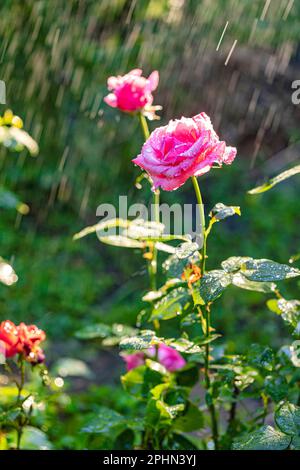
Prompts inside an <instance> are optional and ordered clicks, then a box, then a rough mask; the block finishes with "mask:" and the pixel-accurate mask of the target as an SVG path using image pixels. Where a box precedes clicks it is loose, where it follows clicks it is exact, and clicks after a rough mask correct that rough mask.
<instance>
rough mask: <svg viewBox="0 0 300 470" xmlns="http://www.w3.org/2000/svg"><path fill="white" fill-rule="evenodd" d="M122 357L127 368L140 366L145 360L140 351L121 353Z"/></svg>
mask: <svg viewBox="0 0 300 470" xmlns="http://www.w3.org/2000/svg"><path fill="white" fill-rule="evenodd" d="M122 358H123V359H124V361H125V362H126V366H127V370H131V369H135V368H136V367H138V366H142V365H143V364H144V362H145V354H144V353H142V352H137V353H134V354H122Z"/></svg>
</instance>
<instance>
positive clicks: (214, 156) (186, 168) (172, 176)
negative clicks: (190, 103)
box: [133, 113, 236, 191]
mask: <svg viewBox="0 0 300 470" xmlns="http://www.w3.org/2000/svg"><path fill="white" fill-rule="evenodd" d="M235 156H236V148H234V147H228V146H226V143H225V142H224V141H220V140H219V137H218V135H217V134H216V132H215V131H214V128H213V126H212V123H211V121H210V118H209V117H208V116H207V115H206V114H205V113H200V114H197V116H194V117H193V118H185V117H182V118H181V119H176V120H174V121H170V122H169V124H168V125H167V126H163V127H158V128H156V129H155V130H154V131H153V132H152V134H151V135H150V137H149V139H148V140H147V141H146V142H145V144H144V145H143V147H142V152H141V154H140V155H138V156H137V157H136V158H135V159H134V160H133V162H134V163H135V164H136V165H139V166H140V167H141V168H142V169H144V170H146V171H147V173H148V174H149V175H150V177H151V178H152V181H153V187H154V189H156V188H158V187H159V186H160V187H161V188H162V189H164V190H166V191H172V190H174V189H177V188H179V187H180V186H182V185H183V184H184V183H185V181H186V180H187V179H188V178H190V177H191V176H200V175H203V174H204V173H207V172H208V171H209V170H210V169H211V167H212V166H213V165H219V166H221V165H222V164H223V163H225V164H226V165H229V164H231V163H232V162H233V160H234V159H235Z"/></svg>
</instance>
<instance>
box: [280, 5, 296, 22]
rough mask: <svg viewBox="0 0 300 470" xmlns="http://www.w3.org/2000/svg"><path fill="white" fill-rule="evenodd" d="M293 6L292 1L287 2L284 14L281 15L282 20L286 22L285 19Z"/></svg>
mask: <svg viewBox="0 0 300 470" xmlns="http://www.w3.org/2000/svg"><path fill="white" fill-rule="evenodd" d="M293 5H294V0H289V2H288V4H287V6H286V9H285V12H284V13H283V17H282V19H283V20H284V21H286V19H287V17H288V16H289V14H290V11H291V9H292V7H293Z"/></svg>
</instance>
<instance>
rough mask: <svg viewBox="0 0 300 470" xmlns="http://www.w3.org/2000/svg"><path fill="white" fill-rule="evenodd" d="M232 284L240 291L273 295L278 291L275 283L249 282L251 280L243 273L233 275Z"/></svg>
mask: <svg viewBox="0 0 300 470" xmlns="http://www.w3.org/2000/svg"><path fill="white" fill-rule="evenodd" d="M232 284H233V285H234V286H236V287H239V288H240V289H246V290H252V291H255V292H263V293H264V294H271V293H272V292H274V290H275V289H276V284H274V282H256V281H249V279H247V278H246V277H244V276H243V275H242V274H241V273H236V274H233V275H232Z"/></svg>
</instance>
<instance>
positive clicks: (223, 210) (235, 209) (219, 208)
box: [209, 202, 241, 221]
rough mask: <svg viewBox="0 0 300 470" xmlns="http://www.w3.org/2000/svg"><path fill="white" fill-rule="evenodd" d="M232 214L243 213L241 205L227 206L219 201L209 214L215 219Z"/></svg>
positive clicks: (221, 218)
mask: <svg viewBox="0 0 300 470" xmlns="http://www.w3.org/2000/svg"><path fill="white" fill-rule="evenodd" d="M232 215H241V209H240V207H239V206H225V204H223V203H222V202H218V203H217V204H216V205H215V206H214V207H213V208H212V210H211V211H210V213H209V216H210V217H211V218H212V219H214V220H215V221H219V220H223V219H226V218H227V217H231V216H232Z"/></svg>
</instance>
